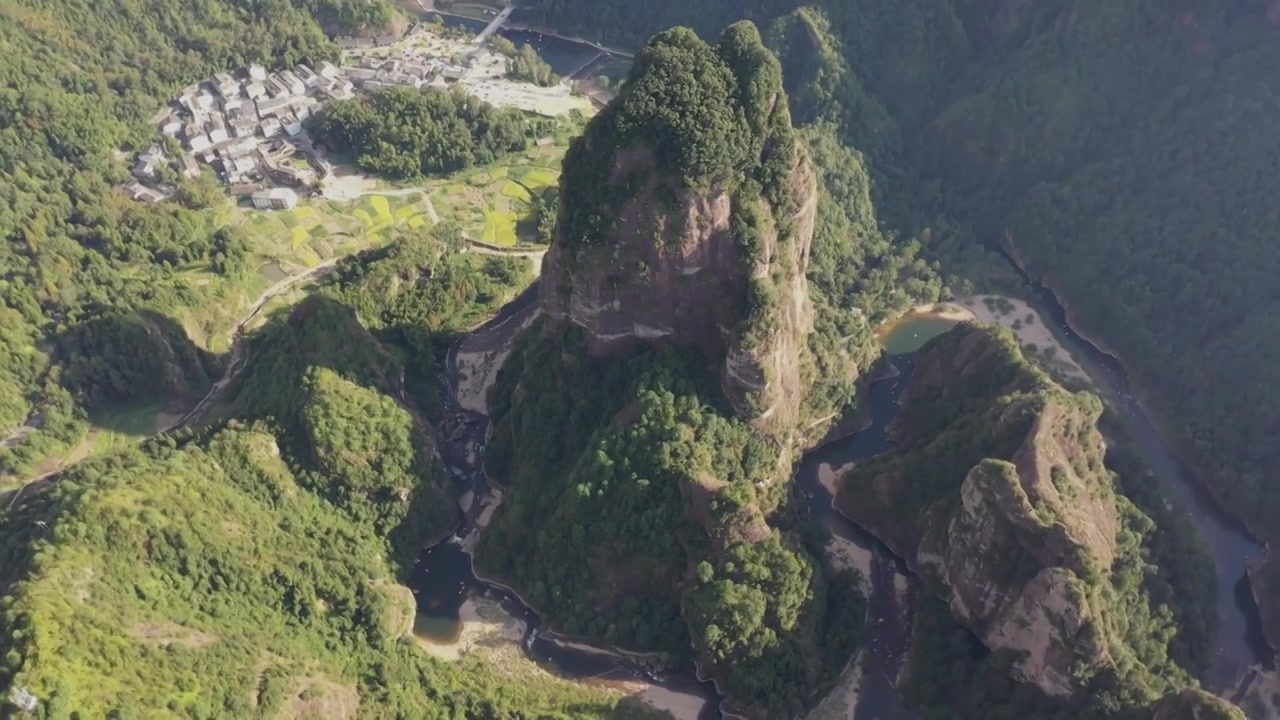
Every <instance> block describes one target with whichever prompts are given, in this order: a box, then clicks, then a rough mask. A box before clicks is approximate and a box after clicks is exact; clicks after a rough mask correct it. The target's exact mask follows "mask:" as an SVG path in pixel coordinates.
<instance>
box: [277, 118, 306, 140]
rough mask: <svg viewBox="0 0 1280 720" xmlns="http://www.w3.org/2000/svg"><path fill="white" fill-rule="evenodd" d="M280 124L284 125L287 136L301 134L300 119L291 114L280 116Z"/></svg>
mask: <svg viewBox="0 0 1280 720" xmlns="http://www.w3.org/2000/svg"><path fill="white" fill-rule="evenodd" d="M280 124H281V125H282V126H284V131H285V133H287V134H288V135H289V137H297V136H299V135H301V134H302V121H301V120H299V119H298V118H296V117H294V116H293V115H285V116H284V117H282V118H280Z"/></svg>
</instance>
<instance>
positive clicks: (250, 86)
mask: <svg viewBox="0 0 1280 720" xmlns="http://www.w3.org/2000/svg"><path fill="white" fill-rule="evenodd" d="M244 94H245V96H246V97H248V98H249V99H250V100H257V99H258V98H260V97H262V96H263V95H266V94H267V89H266V88H265V87H264V86H263V85H262V83H261V82H258V81H256V80H255V81H253V82H249V83H245V85H244Z"/></svg>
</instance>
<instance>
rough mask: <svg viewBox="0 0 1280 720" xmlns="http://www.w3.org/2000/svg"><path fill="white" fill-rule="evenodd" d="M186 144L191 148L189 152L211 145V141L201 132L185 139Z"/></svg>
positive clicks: (198, 150)
mask: <svg viewBox="0 0 1280 720" xmlns="http://www.w3.org/2000/svg"><path fill="white" fill-rule="evenodd" d="M187 145H188V146H189V147H190V148H191V152H200V151H201V150H205V149H208V148H209V147H210V146H212V145H213V141H212V140H210V139H209V136H208V135H205V134H203V133H201V134H199V135H196V136H195V137H193V138H190V139H189V140H187Z"/></svg>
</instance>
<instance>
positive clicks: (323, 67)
mask: <svg viewBox="0 0 1280 720" xmlns="http://www.w3.org/2000/svg"><path fill="white" fill-rule="evenodd" d="M339 74H340V73H339V72H338V66H337V65H334V64H333V63H331V62H329V61H328V60H325V61H324V62H322V63H320V75H321V76H322V77H327V78H329V79H330V80H334V79H336V78H337V77H338V75H339Z"/></svg>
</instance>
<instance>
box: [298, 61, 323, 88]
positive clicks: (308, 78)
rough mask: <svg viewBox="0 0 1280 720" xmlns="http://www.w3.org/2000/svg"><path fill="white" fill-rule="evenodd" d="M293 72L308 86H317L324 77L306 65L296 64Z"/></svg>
mask: <svg viewBox="0 0 1280 720" xmlns="http://www.w3.org/2000/svg"><path fill="white" fill-rule="evenodd" d="M293 73H294V74H295V75H297V76H298V79H299V80H301V81H302V83H303V84H304V85H306V86H307V87H308V88H314V87H319V86H320V83H321V82H323V81H324V78H322V77H320V75H319V74H318V73H316V71H315V70H312V69H311V68H309V67H307V66H306V65H301V64H300V65H298V66H297V67H295V68H294V69H293Z"/></svg>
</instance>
